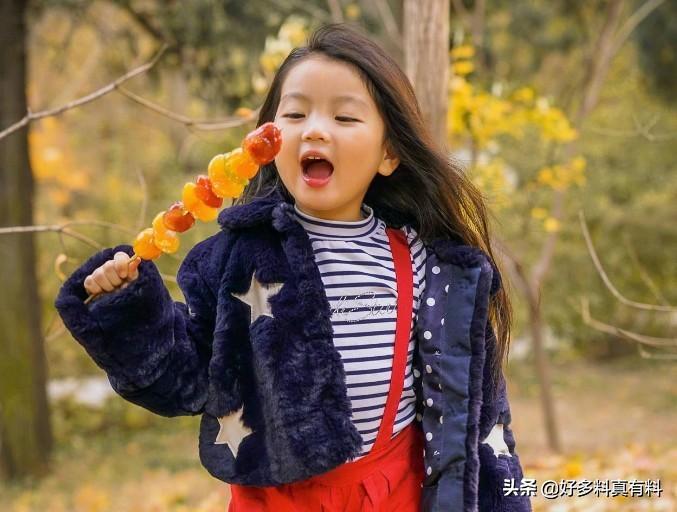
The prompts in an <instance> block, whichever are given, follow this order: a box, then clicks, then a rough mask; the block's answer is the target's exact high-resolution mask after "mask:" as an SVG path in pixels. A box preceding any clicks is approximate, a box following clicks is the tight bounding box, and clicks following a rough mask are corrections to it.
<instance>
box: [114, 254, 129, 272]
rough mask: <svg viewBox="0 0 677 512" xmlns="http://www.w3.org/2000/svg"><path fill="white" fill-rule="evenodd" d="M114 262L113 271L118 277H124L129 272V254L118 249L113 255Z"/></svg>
mask: <svg viewBox="0 0 677 512" xmlns="http://www.w3.org/2000/svg"><path fill="white" fill-rule="evenodd" d="M113 261H114V262H115V271H116V272H117V273H118V275H119V276H120V279H125V278H126V277H127V275H128V274H129V255H127V253H126V252H122V251H118V252H116V253H115V256H113Z"/></svg>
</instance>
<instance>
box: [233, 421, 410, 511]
mask: <svg viewBox="0 0 677 512" xmlns="http://www.w3.org/2000/svg"><path fill="white" fill-rule="evenodd" d="M422 482H423V435H422V432H421V428H420V426H419V425H418V424H417V423H415V422H414V423H411V424H410V425H409V426H407V427H406V428H405V429H404V430H402V432H400V433H398V434H397V435H396V436H395V437H394V438H393V439H391V440H390V441H389V442H387V443H386V444H384V445H382V446H381V447H380V448H375V449H372V450H371V451H370V452H369V453H368V454H367V455H366V456H364V457H362V458H361V459H359V460H356V461H354V462H347V463H345V464H342V465H341V466H339V467H337V468H335V469H333V470H331V471H328V472H326V473H322V474H320V475H317V476H314V477H312V478H309V479H307V480H301V481H299V482H293V483H291V484H284V485H279V486H275V487H253V486H242V485H235V484H231V486H230V489H231V501H230V506H229V508H228V512H269V511H270V512H418V511H419V510H420V501H421V486H422Z"/></svg>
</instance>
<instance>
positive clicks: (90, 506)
mask: <svg viewBox="0 0 677 512" xmlns="http://www.w3.org/2000/svg"><path fill="white" fill-rule="evenodd" d="M73 503H74V504H75V510H76V511H77V512H101V511H103V510H106V509H107V508H108V507H109V506H110V497H109V495H108V493H107V492H106V491H105V490H104V489H100V488H98V487H95V486H93V485H85V486H83V487H81V488H80V489H78V491H77V492H76V493H75V496H74V497H73Z"/></svg>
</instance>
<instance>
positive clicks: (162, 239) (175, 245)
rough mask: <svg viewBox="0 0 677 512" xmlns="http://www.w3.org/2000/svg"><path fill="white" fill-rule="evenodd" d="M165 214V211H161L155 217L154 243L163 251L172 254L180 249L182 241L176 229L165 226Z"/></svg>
mask: <svg viewBox="0 0 677 512" xmlns="http://www.w3.org/2000/svg"><path fill="white" fill-rule="evenodd" d="M164 215H165V212H160V213H158V214H157V215H156V216H155V218H154V219H153V243H154V244H155V246H156V247H157V248H158V249H160V250H161V251H162V252H165V253H167V254H172V253H174V252H176V251H178V250H179V245H181V241H180V240H179V237H178V236H177V234H176V232H175V231H172V230H171V229H167V227H166V226H165V222H164Z"/></svg>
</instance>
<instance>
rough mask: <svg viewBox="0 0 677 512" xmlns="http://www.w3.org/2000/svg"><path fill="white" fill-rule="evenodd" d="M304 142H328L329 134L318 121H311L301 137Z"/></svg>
mask: <svg viewBox="0 0 677 512" xmlns="http://www.w3.org/2000/svg"><path fill="white" fill-rule="evenodd" d="M301 138H302V139H303V140H323V141H328V140H329V138H330V135H329V132H328V131H327V130H326V129H325V128H324V127H323V126H322V123H321V122H318V121H317V120H314V121H311V122H309V123H308V124H307V125H306V128H305V129H304V130H303V134H302V136H301Z"/></svg>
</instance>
